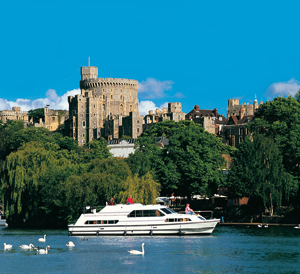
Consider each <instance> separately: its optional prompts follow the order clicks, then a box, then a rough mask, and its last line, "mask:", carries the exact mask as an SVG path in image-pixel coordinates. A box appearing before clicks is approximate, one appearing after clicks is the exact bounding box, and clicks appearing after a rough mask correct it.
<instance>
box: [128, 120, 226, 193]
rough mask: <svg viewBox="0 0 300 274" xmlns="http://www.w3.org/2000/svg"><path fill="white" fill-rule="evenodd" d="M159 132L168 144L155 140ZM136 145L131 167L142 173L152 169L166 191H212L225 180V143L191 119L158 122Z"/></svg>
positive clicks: (130, 161) (130, 160) (135, 171)
mask: <svg viewBox="0 0 300 274" xmlns="http://www.w3.org/2000/svg"><path fill="white" fill-rule="evenodd" d="M159 136H165V137H166V138H168V141H169V145H168V146H165V147H163V148H160V147H159V146H158V145H157V143H156V138H157V137H159ZM136 145H137V150H136V152H135V153H134V154H133V155H130V157H129V159H128V162H129V164H130V167H131V170H132V171H133V172H134V173H136V174H139V175H140V176H143V175H145V172H146V173H147V172H149V171H151V172H153V174H154V179H155V180H157V181H158V182H160V183H161V185H162V193H163V194H170V193H173V192H174V193H177V194H180V195H188V196H191V195H192V194H203V195H211V194H212V193H214V192H215V191H216V189H217V187H218V186H220V185H221V184H222V183H223V182H224V179H225V178H224V176H223V174H222V173H221V172H220V170H219V169H220V167H221V166H222V165H223V162H224V160H223V158H222V157H221V154H222V152H223V151H224V150H225V146H224V145H223V144H222V143H221V141H220V139H218V138H217V137H215V136H214V135H213V134H210V133H208V132H206V131H204V129H203V127H202V126H200V125H199V124H195V123H194V122H192V121H179V122H177V123H176V122H174V121H169V120H167V121H164V122H161V123H157V124H155V125H153V126H152V127H151V128H150V129H149V130H147V131H145V132H144V134H143V135H142V136H140V137H139V138H138V139H137V142H136Z"/></svg>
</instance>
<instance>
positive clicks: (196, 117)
mask: <svg viewBox="0 0 300 274" xmlns="http://www.w3.org/2000/svg"><path fill="white" fill-rule="evenodd" d="M185 120H191V121H194V122H195V123H197V124H201V125H202V126H203V128H204V129H205V130H206V131H208V132H209V133H212V134H215V135H216V136H217V135H219V134H220V132H221V130H222V127H223V125H225V124H226V123H227V119H226V118H225V117H224V116H223V115H222V114H219V113H218V111H217V109H216V108H214V109H213V110H209V109H199V105H195V106H194V109H192V110H191V111H190V112H189V113H188V114H186V115H185Z"/></svg>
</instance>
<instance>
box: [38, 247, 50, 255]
mask: <svg viewBox="0 0 300 274" xmlns="http://www.w3.org/2000/svg"><path fill="white" fill-rule="evenodd" d="M49 249H50V246H49V245H47V247H46V249H38V250H37V253H38V254H48V250H49Z"/></svg>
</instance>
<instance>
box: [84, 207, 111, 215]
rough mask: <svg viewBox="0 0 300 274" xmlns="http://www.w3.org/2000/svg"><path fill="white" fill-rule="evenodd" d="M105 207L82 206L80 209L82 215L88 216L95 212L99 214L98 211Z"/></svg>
mask: <svg viewBox="0 0 300 274" xmlns="http://www.w3.org/2000/svg"><path fill="white" fill-rule="evenodd" d="M104 207H105V206H103V205H98V206H89V205H86V206H83V207H82V213H83V214H88V213H95V212H99V211H100V210H102V209H103V208H104Z"/></svg>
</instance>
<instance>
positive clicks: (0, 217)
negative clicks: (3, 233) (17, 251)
mask: <svg viewBox="0 0 300 274" xmlns="http://www.w3.org/2000/svg"><path fill="white" fill-rule="evenodd" d="M0 226H7V223H6V218H5V216H4V215H0Z"/></svg>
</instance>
